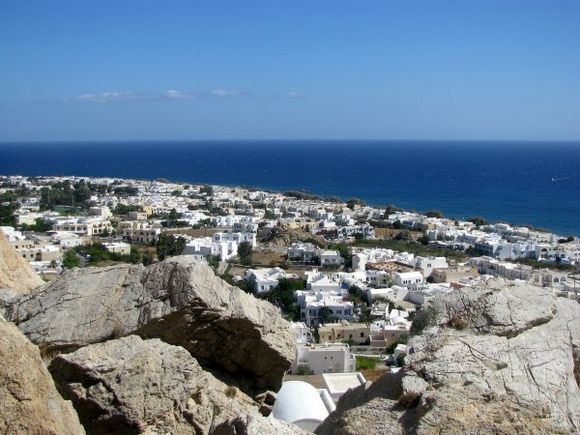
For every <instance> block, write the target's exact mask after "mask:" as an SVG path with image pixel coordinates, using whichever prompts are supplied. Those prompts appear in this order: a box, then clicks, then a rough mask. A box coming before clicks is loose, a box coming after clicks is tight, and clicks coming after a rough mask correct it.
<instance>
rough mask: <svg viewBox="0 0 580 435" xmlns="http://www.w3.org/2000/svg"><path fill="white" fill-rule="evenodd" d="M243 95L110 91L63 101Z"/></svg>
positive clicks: (234, 94)
mask: <svg viewBox="0 0 580 435" xmlns="http://www.w3.org/2000/svg"><path fill="white" fill-rule="evenodd" d="M240 95H244V94H243V93H242V92H240V91H230V90H226V89H213V90H211V91H209V92H201V93H194V92H188V91H180V90H175V89H170V90H168V91H164V92H160V93H150V92H131V91H111V92H103V93H100V94H83V95H77V96H76V97H71V98H65V99H64V101H66V102H72V103H112V102H117V101H161V100H191V99H194V98H199V97H206V98H207V97H210V98H227V97H238V96H240Z"/></svg>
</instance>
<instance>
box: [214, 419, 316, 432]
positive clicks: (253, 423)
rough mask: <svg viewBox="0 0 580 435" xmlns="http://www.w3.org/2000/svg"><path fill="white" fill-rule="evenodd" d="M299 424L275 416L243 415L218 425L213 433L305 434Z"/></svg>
mask: <svg viewBox="0 0 580 435" xmlns="http://www.w3.org/2000/svg"><path fill="white" fill-rule="evenodd" d="M307 433H309V432H305V431H303V430H302V429H300V428H299V427H298V426H295V425H293V424H290V423H286V422H285V421H281V420H277V419H275V418H266V417H262V416H256V415H243V416H240V417H238V418H236V419H235V420H233V421H232V422H227V423H224V424H221V425H220V426H218V427H216V428H215V430H214V431H213V432H212V434H213V435H305V434H307Z"/></svg>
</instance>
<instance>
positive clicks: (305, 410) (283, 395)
mask: <svg viewBox="0 0 580 435" xmlns="http://www.w3.org/2000/svg"><path fill="white" fill-rule="evenodd" d="M334 409H335V406H334V403H333V401H332V398H331V397H330V395H329V394H328V392H327V390H325V389H318V390H317V389H316V388H314V387H313V386H312V385H310V384H308V383H306V382H302V381H288V382H284V383H283V384H282V388H281V389H280V391H278V393H277V394H276V402H274V406H273V408H272V414H270V417H269V418H276V419H278V420H282V421H286V422H288V423H292V424H295V425H296V426H298V427H299V428H300V429H302V430H304V431H307V432H309V433H310V432H314V430H315V429H316V428H317V427H318V426H320V424H321V423H322V422H323V421H324V420H325V419H326V417H328V415H329V414H330V413H331V412H332V411H334Z"/></svg>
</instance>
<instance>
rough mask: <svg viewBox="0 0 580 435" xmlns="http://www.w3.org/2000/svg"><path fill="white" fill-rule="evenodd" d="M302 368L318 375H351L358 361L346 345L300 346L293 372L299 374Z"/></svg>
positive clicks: (297, 350)
mask: <svg viewBox="0 0 580 435" xmlns="http://www.w3.org/2000/svg"><path fill="white" fill-rule="evenodd" d="M300 367H304V368H305V369H310V370H311V371H313V372H314V374H317V375H321V374H323V373H350V372H354V371H355V369H356V360H355V357H354V355H353V354H352V353H351V351H350V347H349V346H348V344H346V343H324V344H309V345H303V344H299V345H298V347H297V349H296V361H295V362H294V365H293V368H292V372H293V373H297V372H298V371H299V369H300Z"/></svg>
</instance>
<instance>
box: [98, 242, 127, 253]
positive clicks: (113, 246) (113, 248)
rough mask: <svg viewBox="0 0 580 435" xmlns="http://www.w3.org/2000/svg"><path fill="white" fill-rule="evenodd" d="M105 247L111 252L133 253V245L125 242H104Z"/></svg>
mask: <svg viewBox="0 0 580 435" xmlns="http://www.w3.org/2000/svg"><path fill="white" fill-rule="evenodd" d="M103 246H104V247H105V249H106V250H107V251H109V252H112V253H114V254H119V255H129V254H130V253H131V245H130V244H128V243H123V242H112V243H103Z"/></svg>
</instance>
